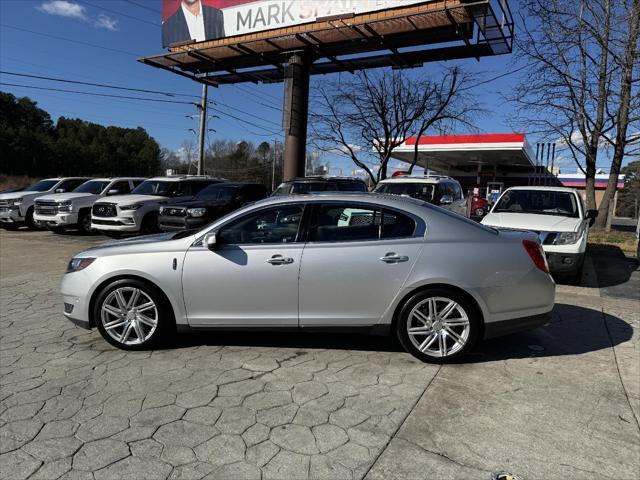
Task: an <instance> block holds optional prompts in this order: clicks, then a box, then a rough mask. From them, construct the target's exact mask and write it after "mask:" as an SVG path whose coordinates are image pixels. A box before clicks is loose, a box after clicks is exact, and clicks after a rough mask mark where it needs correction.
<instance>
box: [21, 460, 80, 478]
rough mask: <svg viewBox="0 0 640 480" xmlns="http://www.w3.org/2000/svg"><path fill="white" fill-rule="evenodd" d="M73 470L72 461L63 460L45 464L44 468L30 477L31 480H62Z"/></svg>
mask: <svg viewBox="0 0 640 480" xmlns="http://www.w3.org/2000/svg"><path fill="white" fill-rule="evenodd" d="M69 470H71V459H70V458H62V459H60V460H55V461H53V462H47V463H43V464H42V466H41V467H40V468H39V469H38V471H37V472H35V473H34V474H33V475H32V476H30V477H29V478H30V480H51V479H55V478H60V477H61V476H62V475H64V474H65V473H67V472H68V471H69Z"/></svg>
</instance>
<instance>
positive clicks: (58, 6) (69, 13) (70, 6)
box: [36, 0, 87, 20]
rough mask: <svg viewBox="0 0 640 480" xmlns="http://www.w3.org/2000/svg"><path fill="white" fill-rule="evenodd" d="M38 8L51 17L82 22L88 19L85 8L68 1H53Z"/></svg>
mask: <svg viewBox="0 0 640 480" xmlns="http://www.w3.org/2000/svg"><path fill="white" fill-rule="evenodd" d="M36 8H37V9H38V10H40V11H41V12H43V13H48V14H49V15H57V16H59V17H70V18H79V19H80V20H86V19H87V15H86V11H85V8H84V7H83V6H82V5H79V4H77V3H71V2H67V1H66V0H51V1H49V2H44V3H43V4H42V5H38V6H37V7H36Z"/></svg>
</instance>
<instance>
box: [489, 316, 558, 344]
mask: <svg viewBox="0 0 640 480" xmlns="http://www.w3.org/2000/svg"><path fill="white" fill-rule="evenodd" d="M550 321H551V312H550V311H549V312H547V313H542V314H540V315H532V316H529V317H520V318H513V319H511V320H501V321H499V322H491V323H487V324H485V326H484V338H485V340H486V339H489V338H495V337H501V336H503V335H509V334H511V333H516V332H522V331H524V330H532V329H534V328H537V327H541V326H542V325H544V324H546V323H549V322H550Z"/></svg>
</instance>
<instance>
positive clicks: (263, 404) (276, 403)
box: [243, 391, 291, 410]
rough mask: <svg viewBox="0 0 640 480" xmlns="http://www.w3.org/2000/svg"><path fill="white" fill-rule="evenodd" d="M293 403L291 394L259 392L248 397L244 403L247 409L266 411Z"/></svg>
mask: <svg viewBox="0 0 640 480" xmlns="http://www.w3.org/2000/svg"><path fill="white" fill-rule="evenodd" d="M289 403H291V394H290V393H289V392H283V391H277V392H259V393H256V394H254V395H251V396H249V397H247V398H246V399H245V401H244V403H243V405H244V406H245V407H248V408H251V409H253V410H266V409H269V408H273V407H280V406H282V405H287V404H289Z"/></svg>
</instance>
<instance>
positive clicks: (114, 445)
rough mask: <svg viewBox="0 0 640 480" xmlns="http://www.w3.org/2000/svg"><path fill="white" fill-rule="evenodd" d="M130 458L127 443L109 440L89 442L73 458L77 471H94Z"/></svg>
mask: <svg viewBox="0 0 640 480" xmlns="http://www.w3.org/2000/svg"><path fill="white" fill-rule="evenodd" d="M128 456H129V447H128V446H127V444H126V443H124V442H120V441H117V440H111V439H109V438H106V439H103V440H96V441H94V442H87V443H85V444H84V445H82V447H81V448H80V450H78V452H77V453H76V454H75V455H74V456H73V468H74V469H75V470H86V471H93V470H99V469H101V468H104V467H106V466H107V465H110V464H111V463H113V462H117V461H118V460H120V459H123V458H126V457H128Z"/></svg>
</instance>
